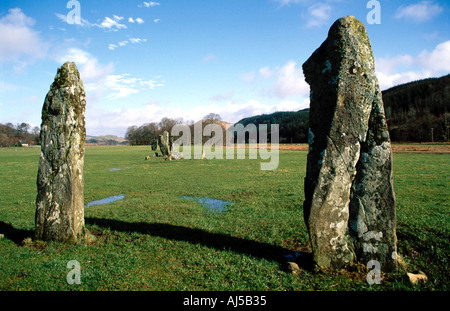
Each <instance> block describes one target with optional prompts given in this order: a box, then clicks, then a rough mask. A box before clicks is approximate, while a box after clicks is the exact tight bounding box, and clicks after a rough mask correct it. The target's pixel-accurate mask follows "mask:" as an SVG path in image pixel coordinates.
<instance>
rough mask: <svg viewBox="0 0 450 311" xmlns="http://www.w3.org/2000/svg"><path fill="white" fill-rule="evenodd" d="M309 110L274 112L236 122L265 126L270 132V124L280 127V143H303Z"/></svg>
mask: <svg viewBox="0 0 450 311" xmlns="http://www.w3.org/2000/svg"><path fill="white" fill-rule="evenodd" d="M308 121H309V109H304V110H300V111H296V112H294V111H290V112H275V113H272V114H263V115H259V116H254V117H249V118H245V119H242V120H241V121H239V122H237V123H240V124H242V125H244V126H246V125H247V124H255V125H256V126H257V127H258V126H259V124H267V125H268V126H267V129H268V131H270V125H271V124H279V125H280V143H282V144H283V143H304V142H307V141H308Z"/></svg>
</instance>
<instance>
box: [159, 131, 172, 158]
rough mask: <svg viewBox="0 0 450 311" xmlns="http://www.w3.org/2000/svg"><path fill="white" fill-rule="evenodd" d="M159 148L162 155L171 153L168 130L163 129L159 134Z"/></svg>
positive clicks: (166, 155)
mask: <svg viewBox="0 0 450 311" xmlns="http://www.w3.org/2000/svg"><path fill="white" fill-rule="evenodd" d="M158 145H159V150H161V153H162V156H163V157H170V154H171V149H172V146H171V140H170V138H169V132H167V131H164V132H163V133H162V134H161V135H159V139H158Z"/></svg>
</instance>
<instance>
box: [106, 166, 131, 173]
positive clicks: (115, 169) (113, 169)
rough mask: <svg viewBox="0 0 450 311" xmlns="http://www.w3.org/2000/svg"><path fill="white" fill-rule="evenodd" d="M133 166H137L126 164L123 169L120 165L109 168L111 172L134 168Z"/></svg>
mask: <svg viewBox="0 0 450 311" xmlns="http://www.w3.org/2000/svg"><path fill="white" fill-rule="evenodd" d="M132 168H136V166H125V167H124V168H123V169H122V168H118V167H113V168H110V169H109V171H110V172H117V171H121V170H124V169H125V170H129V169H132Z"/></svg>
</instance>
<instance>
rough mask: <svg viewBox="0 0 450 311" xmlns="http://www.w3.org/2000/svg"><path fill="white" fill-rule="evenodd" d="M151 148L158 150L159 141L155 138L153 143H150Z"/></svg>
mask: <svg viewBox="0 0 450 311" xmlns="http://www.w3.org/2000/svg"><path fill="white" fill-rule="evenodd" d="M150 146H151V148H152V150H153V151H156V150H158V140H157V139H155V138H153V139H152V141H151V142H150Z"/></svg>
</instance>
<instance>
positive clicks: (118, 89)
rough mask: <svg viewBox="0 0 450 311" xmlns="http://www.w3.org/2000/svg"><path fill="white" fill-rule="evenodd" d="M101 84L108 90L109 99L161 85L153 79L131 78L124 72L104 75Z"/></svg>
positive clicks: (123, 96)
mask: <svg viewBox="0 0 450 311" xmlns="http://www.w3.org/2000/svg"><path fill="white" fill-rule="evenodd" d="M103 86H104V87H105V88H106V89H107V90H109V91H110V95H109V96H108V98H109V99H118V98H125V97H128V96H130V95H133V94H137V93H139V92H141V91H143V90H146V89H147V90H148V89H155V87H156V86H161V84H160V83H158V82H157V81H155V80H143V79H141V78H133V77H131V76H130V74H128V73H126V74H120V75H108V76H106V78H105V80H104V84H103Z"/></svg>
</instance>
